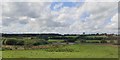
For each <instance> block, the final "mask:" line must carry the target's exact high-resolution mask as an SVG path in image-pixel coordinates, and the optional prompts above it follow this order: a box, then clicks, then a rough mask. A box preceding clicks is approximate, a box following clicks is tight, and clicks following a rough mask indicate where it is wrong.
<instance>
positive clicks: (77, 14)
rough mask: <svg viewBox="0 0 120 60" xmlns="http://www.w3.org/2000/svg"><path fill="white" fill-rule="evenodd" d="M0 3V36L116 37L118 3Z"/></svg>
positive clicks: (84, 0) (83, 0)
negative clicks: (11, 34)
mask: <svg viewBox="0 0 120 60" xmlns="http://www.w3.org/2000/svg"><path fill="white" fill-rule="evenodd" d="M100 1H102V2H99V1H97V2H96V1H95V0H92V2H90V1H89V0H81V1H80V2H70V1H69V2H4V3H2V5H1V7H2V12H0V13H1V14H2V16H0V25H1V26H0V28H1V29H0V31H1V32H2V33H61V34H81V33H83V32H86V33H118V2H116V1H118V0H109V1H112V2H103V0H100Z"/></svg>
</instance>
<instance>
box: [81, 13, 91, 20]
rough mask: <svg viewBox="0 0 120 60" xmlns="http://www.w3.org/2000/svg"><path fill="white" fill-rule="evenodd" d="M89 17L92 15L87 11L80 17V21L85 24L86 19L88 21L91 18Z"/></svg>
mask: <svg viewBox="0 0 120 60" xmlns="http://www.w3.org/2000/svg"><path fill="white" fill-rule="evenodd" d="M89 16H90V13H89V12H87V11H85V12H83V13H82V15H81V16H80V20H82V21H83V22H85V21H86V19H87V17H89Z"/></svg>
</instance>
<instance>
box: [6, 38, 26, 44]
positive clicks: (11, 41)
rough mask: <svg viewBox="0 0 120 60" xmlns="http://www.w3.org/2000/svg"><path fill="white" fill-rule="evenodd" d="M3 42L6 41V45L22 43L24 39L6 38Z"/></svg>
mask: <svg viewBox="0 0 120 60" xmlns="http://www.w3.org/2000/svg"><path fill="white" fill-rule="evenodd" d="M4 43H6V45H24V41H22V40H16V39H7V40H6V42H4Z"/></svg>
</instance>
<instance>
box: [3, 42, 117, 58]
mask: <svg viewBox="0 0 120 60" xmlns="http://www.w3.org/2000/svg"><path fill="white" fill-rule="evenodd" d="M117 57H118V48H117V46H113V45H100V44H99V45H95V44H75V45H67V46H60V47H58V48H49V49H38V50H5V51H3V58H117Z"/></svg>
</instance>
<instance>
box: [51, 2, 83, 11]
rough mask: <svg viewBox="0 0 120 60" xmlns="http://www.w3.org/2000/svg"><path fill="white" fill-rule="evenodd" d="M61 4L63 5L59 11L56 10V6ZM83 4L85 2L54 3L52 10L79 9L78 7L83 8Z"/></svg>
mask: <svg viewBox="0 0 120 60" xmlns="http://www.w3.org/2000/svg"><path fill="white" fill-rule="evenodd" d="M61 3H62V5H61V6H59V7H58V8H57V9H54V7H55V6H56V5H59V4H61ZM83 4H84V2H53V3H51V6H50V8H51V10H60V9H61V8H63V7H77V6H82V5H83Z"/></svg>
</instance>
